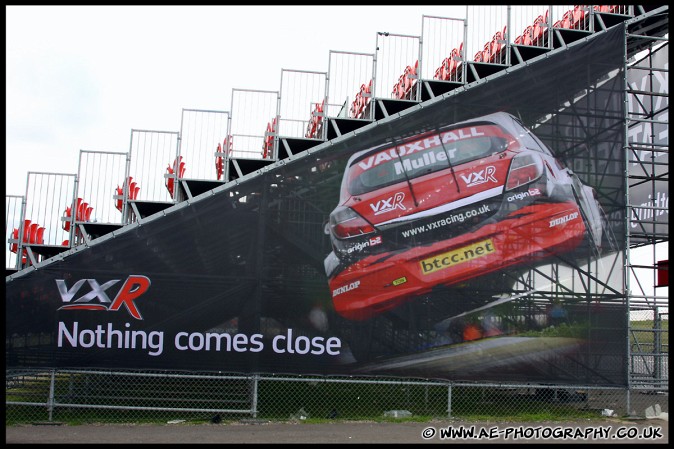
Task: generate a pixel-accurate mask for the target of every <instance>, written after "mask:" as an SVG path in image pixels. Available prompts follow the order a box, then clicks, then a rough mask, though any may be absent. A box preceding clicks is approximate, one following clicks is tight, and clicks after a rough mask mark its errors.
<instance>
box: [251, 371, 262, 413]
mask: <svg viewBox="0 0 674 449" xmlns="http://www.w3.org/2000/svg"><path fill="white" fill-rule="evenodd" d="M259 378H260V376H259V375H257V374H254V375H253V391H252V398H251V399H252V400H251V404H250V405H251V407H250V408H251V410H250V411H251V415H252V416H253V418H257V385H258V380H259Z"/></svg>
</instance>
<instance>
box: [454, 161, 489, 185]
mask: <svg viewBox="0 0 674 449" xmlns="http://www.w3.org/2000/svg"><path fill="white" fill-rule="evenodd" d="M495 173H496V168H495V167H494V166H493V165H490V166H489V167H487V168H485V169H484V170H480V171H477V172H473V173H468V176H466V175H461V179H463V182H465V183H466V187H471V186H476V185H478V184H483V183H485V182H489V181H492V182H498V181H497V180H496V178H495V177H494V174H495Z"/></svg>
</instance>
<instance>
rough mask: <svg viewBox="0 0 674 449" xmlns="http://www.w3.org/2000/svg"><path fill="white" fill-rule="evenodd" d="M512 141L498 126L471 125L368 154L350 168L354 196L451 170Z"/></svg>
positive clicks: (350, 185) (348, 182)
mask: <svg viewBox="0 0 674 449" xmlns="http://www.w3.org/2000/svg"><path fill="white" fill-rule="evenodd" d="M510 140H512V138H511V137H510V136H508V135H507V134H506V133H505V132H504V131H503V129H501V128H500V127H498V126H496V125H479V126H470V127H465V128H460V129H453V130H449V131H444V132H440V133H439V134H433V135H429V136H427V137H425V138H422V139H418V140H414V141H410V142H407V143H404V144H402V145H399V146H398V147H397V149H398V151H396V148H395V147H389V148H385V149H383V150H379V151H373V152H371V153H366V154H364V155H363V156H362V157H360V158H358V159H356V160H354V161H353V163H352V164H351V165H350V166H349V168H348V174H347V176H348V179H347V188H348V190H349V192H350V193H351V194H352V195H360V194H363V193H367V192H371V191H373V190H376V189H378V188H381V187H385V186H388V185H391V184H395V183H398V182H405V181H406V178H407V179H414V178H416V177H419V176H422V175H426V174H428V173H433V172H437V171H439V170H449V169H450V167H454V168H456V166H457V165H461V164H464V163H466V162H470V161H474V160H477V159H480V158H483V157H486V156H490V155H492V154H494V153H499V152H502V151H504V150H505V149H506V147H507V145H508V143H509V141H510Z"/></svg>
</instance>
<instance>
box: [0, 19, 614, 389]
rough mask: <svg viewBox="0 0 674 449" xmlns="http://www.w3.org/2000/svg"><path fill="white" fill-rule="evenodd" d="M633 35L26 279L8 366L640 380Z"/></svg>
mask: <svg viewBox="0 0 674 449" xmlns="http://www.w3.org/2000/svg"><path fill="white" fill-rule="evenodd" d="M618 31H619V32H622V30H618ZM618 31H614V32H612V33H606V38H605V39H597V40H593V41H588V42H587V43H581V44H580V45H576V46H575V48H576V50H572V49H569V50H568V51H567V52H566V53H563V54H562V55H561V56H558V57H556V58H554V57H551V58H549V60H546V62H545V64H544V65H543V66H542V67H543V68H542V69H536V68H535V67H533V66H532V67H527V68H525V69H523V70H519V71H516V72H515V71H513V73H512V74H509V75H507V76H504V77H502V78H501V79H499V80H498V81H495V82H493V83H488V84H484V85H483V86H478V87H476V88H475V89H471V90H466V91H465V92H463V93H460V94H457V95H453V96H448V97H447V98H441V99H438V101H434V102H429V104H428V105H426V106H425V107H424V108H422V109H418V110H415V111H412V112H410V113H408V114H400V115H398V116H396V117H392V118H391V119H390V120H383V121H381V123H374V124H372V125H369V126H368V127H366V128H365V129H364V130H363V131H362V132H358V133H354V135H349V136H342V137H340V138H337V139H334V140H333V141H331V142H330V144H328V145H322V146H320V147H318V148H317V149H312V150H308V151H306V152H305V153H304V154H301V155H298V156H297V157H293V158H290V159H288V160H286V161H283V163H279V164H276V165H274V166H271V167H269V168H268V169H264V170H260V171H259V172H258V173H254V174H251V175H248V176H245V177H243V178H241V179H238V180H237V181H236V182H233V183H230V184H226V185H224V186H222V187H219V188H217V189H215V190H214V191H213V192H212V193H209V194H207V195H203V196H200V197H198V198H196V199H195V200H194V201H190V202H183V203H179V204H177V205H176V206H174V207H172V208H171V209H169V210H167V211H165V212H164V213H162V214H157V215H155V216H151V217H148V218H147V219H144V220H141V221H140V222H139V223H135V224H133V225H130V226H127V227H126V228H125V229H123V230H122V231H121V232H118V233H115V234H114V235H109V236H106V237H104V238H101V239H100V240H99V241H95V242H92V244H91V245H90V246H88V247H86V248H81V249H78V250H76V251H72V252H71V253H69V254H68V255H67V256H66V257H64V258H63V259H59V260H55V261H53V262H52V263H49V264H47V265H45V266H42V267H39V268H37V269H34V270H31V271H30V272H27V273H20V275H18V276H16V277H13V278H11V279H10V278H8V280H7V284H6V293H7V299H6V312H7V314H6V361H7V367H11V368H14V367H16V368H19V367H70V368H75V367H80V368H81V367H87V368H94V367H96V368H110V369H114V368H134V369H167V370H183V371H217V372H243V373H302V374H368V375H373V374H375V375H389V376H391V375H392V376H415V377H423V378H441V379H449V380H466V381H513V382H548V383H583V384H600V385H623V384H625V382H626V377H627V373H626V368H625V367H626V366H627V359H626V357H627V355H626V347H625V345H626V342H627V334H626V327H627V326H626V325H627V323H626V319H627V318H626V317H627V313H626V312H627V309H626V299H625V297H624V293H623V290H622V285H621V282H622V278H623V276H622V275H623V273H622V271H621V270H622V266H623V265H622V264H621V262H620V261H621V260H622V256H623V254H624V250H625V248H624V245H625V239H624V220H625V217H624V215H625V212H624V211H625V209H626V208H625V201H624V198H625V190H626V188H627V187H626V186H625V183H624V178H623V174H624V162H623V161H624V160H625V158H624V157H622V156H621V155H622V153H621V151H622V148H623V147H624V145H623V143H624V142H623V140H624V138H623V136H624V132H623V130H622V127H621V124H622V123H623V119H624V113H623V110H622V108H623V106H622V105H623V103H624V102H623V101H622V95H623V93H624V92H623V90H622V89H620V88H619V87H617V86H621V85H622V84H621V83H624V74H623V73H622V71H620V70H616V68H619V67H620V66H621V64H622V50H621V49H620V48H618V49H617V50H616V49H614V47H616V46H615V45H613V42H615V39H616V38H617V37H619V36H620V34H619V33H618ZM571 56H574V58H575V59H574V61H576V63H578V64H585V65H586V69H587V70H586V71H585V72H584V75H583V76H579V75H578V73H577V70H575V69H574V68H573V67H569V66H568V60H569V58H570V57H571ZM539 67H541V66H540V65H539ZM548 72H555V74H556V77H548V78H546V77H545V76H541V75H545V73H548ZM565 75H567V76H565ZM560 77H561V78H560ZM560 80H561V81H560ZM553 85H554V86H555V88H554V89H553V87H552V86H553ZM607 86H609V88H607ZM610 86H612V87H610ZM517 92H520V93H521V95H519V96H518V95H517ZM532 96H533V97H535V98H537V101H535V102H533V101H531V97H532ZM488 100H492V101H488ZM560 108H561V109H560ZM607 161H610V163H607ZM621 214H622V216H621Z"/></svg>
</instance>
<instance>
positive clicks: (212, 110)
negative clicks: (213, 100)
mask: <svg viewBox="0 0 674 449" xmlns="http://www.w3.org/2000/svg"><path fill="white" fill-rule="evenodd" d="M183 112H217V113H221V114H229V111H220V110H216V109H193V108H183Z"/></svg>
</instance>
